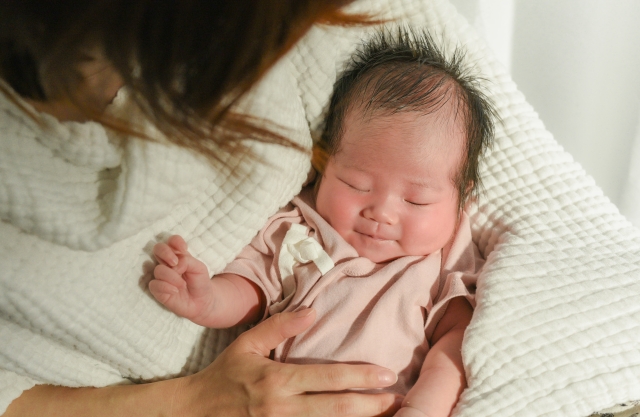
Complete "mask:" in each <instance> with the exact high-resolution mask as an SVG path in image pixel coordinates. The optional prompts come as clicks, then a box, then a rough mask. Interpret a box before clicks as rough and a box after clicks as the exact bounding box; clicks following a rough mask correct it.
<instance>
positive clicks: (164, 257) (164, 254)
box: [153, 243, 178, 267]
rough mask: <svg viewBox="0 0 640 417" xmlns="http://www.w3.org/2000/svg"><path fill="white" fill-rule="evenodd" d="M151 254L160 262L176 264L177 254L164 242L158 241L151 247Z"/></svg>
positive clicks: (170, 264)
mask: <svg viewBox="0 0 640 417" xmlns="http://www.w3.org/2000/svg"><path fill="white" fill-rule="evenodd" d="M153 255H154V256H155V257H156V259H157V260H158V262H160V263H161V264H164V265H167V266H171V267H174V266H176V265H178V255H177V254H176V252H175V251H174V249H173V248H172V247H171V246H169V245H167V244H166V243H158V244H156V245H155V246H154V247H153Z"/></svg>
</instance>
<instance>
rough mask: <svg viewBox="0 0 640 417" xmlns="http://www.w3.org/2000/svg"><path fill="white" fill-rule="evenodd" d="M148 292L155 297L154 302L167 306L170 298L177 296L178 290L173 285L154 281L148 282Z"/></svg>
mask: <svg viewBox="0 0 640 417" xmlns="http://www.w3.org/2000/svg"><path fill="white" fill-rule="evenodd" d="M149 291H151V294H152V295H153V296H154V297H155V299H156V300H158V301H160V303H162V304H167V302H168V301H169V300H170V299H171V297H172V296H174V295H177V294H178V288H176V286H175V285H171V284H169V283H168V282H165V281H161V280H159V279H154V280H152V281H151V282H149Z"/></svg>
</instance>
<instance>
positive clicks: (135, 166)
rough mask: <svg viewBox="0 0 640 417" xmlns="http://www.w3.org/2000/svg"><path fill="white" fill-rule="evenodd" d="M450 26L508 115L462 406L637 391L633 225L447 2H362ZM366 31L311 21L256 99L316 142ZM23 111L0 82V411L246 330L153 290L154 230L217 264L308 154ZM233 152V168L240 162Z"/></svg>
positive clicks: (194, 359)
mask: <svg viewBox="0 0 640 417" xmlns="http://www.w3.org/2000/svg"><path fill="white" fill-rule="evenodd" d="M353 9H354V10H364V11H367V12H370V13H378V15H379V16H383V17H385V16H387V17H393V18H399V19H402V21H404V22H407V23H412V24H414V25H416V26H426V27H428V28H429V29H430V30H431V31H432V33H434V34H436V35H438V36H442V38H443V39H444V42H445V44H447V45H450V46H453V45H456V44H459V45H461V46H463V47H464V48H465V49H466V50H467V51H468V52H467V60H468V62H469V63H471V64H472V65H473V67H474V70H475V71H476V72H478V73H480V74H481V75H483V76H484V77H485V78H487V79H488V80H489V83H488V87H489V89H490V90H491V94H490V95H491V97H492V98H493V100H494V101H495V102H496V104H497V107H498V111H499V113H500V115H501V117H502V120H503V121H502V124H500V125H499V126H498V130H497V137H496V142H495V145H494V147H493V149H492V151H491V152H489V154H488V155H487V158H486V160H485V161H484V163H483V165H482V167H481V169H482V175H483V177H484V185H485V189H486V193H485V194H484V196H483V197H482V198H481V199H480V200H479V202H478V204H476V205H475V206H472V207H470V210H469V214H470V218H471V222H472V232H473V238H474V240H475V241H476V243H477V244H478V247H479V248H480V250H481V252H482V253H483V254H484V256H485V257H486V258H487V262H486V264H485V268H484V271H483V272H482V274H481V275H480V277H479V279H478V288H477V307H476V311H475V314H474V318H473V321H472V323H471V325H470V326H469V328H468V330H467V333H466V338H465V343H464V346H463V355H464V362H465V368H466V371H467V374H468V384H469V388H468V389H467V390H466V391H465V392H464V393H463V395H462V397H461V399H460V402H459V405H458V407H457V408H456V410H455V411H454V415H455V416H457V417H461V416H462V417H471V416H473V417H476V416H478V415H480V416H485V415H486V416H488V415H490V416H494V417H495V416H497V417H501V416H505V417H506V416H514V415H517V416H519V417H527V416H558V417H560V416H562V417H574V416H575V417H584V416H587V415H589V414H591V413H593V412H595V411H597V410H602V409H605V408H607V407H611V406H613V405H615V404H618V403H623V402H627V401H630V400H637V399H640V349H638V346H640V303H638V301H637V300H638V295H640V232H639V231H638V230H637V229H635V228H633V227H632V226H631V225H630V224H629V223H628V222H627V221H626V220H625V219H624V218H623V217H622V216H621V215H620V214H619V212H618V210H617V209H616V208H615V206H614V205H612V204H611V203H610V202H609V201H608V200H607V199H606V198H605V197H604V196H603V194H602V192H601V191H600V189H599V188H597V187H596V186H595V184H594V182H593V180H592V179H591V178H590V177H589V176H588V175H586V173H585V172H584V171H583V170H582V168H581V167H580V166H579V165H578V164H577V163H575V162H574V161H573V159H572V158H571V156H570V155H568V154H567V153H566V152H565V151H564V150H563V149H562V148H561V147H560V146H559V145H558V144H557V143H556V142H555V141H554V139H553V137H552V136H551V135H550V134H549V132H547V131H546V130H545V128H544V125H543V124H542V122H541V121H540V120H539V119H538V116H537V114H536V113H535V112H534V110H533V109H532V108H531V107H530V106H529V105H528V104H527V103H526V100H525V98H524V97H523V96H522V94H520V93H519V92H518V90H517V88H516V86H515V84H514V83H513V82H512V80H511V79H510V78H509V76H508V75H507V74H506V73H505V71H504V69H503V68H502V67H501V66H500V65H499V64H498V63H497V61H496V60H494V59H493V58H492V57H491V55H490V52H489V51H488V50H487V48H486V47H485V46H484V45H483V44H482V42H481V41H480V40H479V39H478V37H477V36H476V35H475V34H474V33H473V29H472V28H471V27H470V26H469V25H468V24H467V22H465V21H464V19H463V18H462V17H460V16H459V15H458V14H457V12H456V11H455V9H454V8H453V7H452V6H451V5H449V4H448V2H446V1H445V0H429V1H425V0H372V1H360V2H358V3H356V4H355V5H354V6H353ZM369 30H371V29H367V30H364V29H361V28H352V29H346V28H327V27H318V28H315V29H313V30H312V31H311V32H310V33H309V34H308V36H306V37H305V39H304V40H303V41H302V42H301V43H300V44H299V45H297V47H296V48H295V49H294V50H293V51H292V52H291V53H290V54H289V55H288V56H287V57H286V59H285V60H283V61H282V62H281V63H280V64H279V65H278V66H277V67H276V68H274V71H272V72H271V73H270V75H269V77H267V78H266V79H265V80H264V83H263V85H262V88H260V89H258V91H256V93H255V94H254V96H253V99H252V100H250V101H249V102H248V103H252V104H246V109H247V111H250V112H254V113H257V114H258V115H262V116H263V117H266V118H269V119H272V120H275V121H276V122H278V123H280V124H281V125H283V126H284V127H288V128H289V134H290V135H291V137H292V138H294V140H296V141H298V142H299V143H301V144H303V146H305V147H309V146H310V135H309V127H310V128H311V129H312V130H315V129H317V128H318V126H319V124H320V122H321V120H322V116H323V111H324V109H325V105H326V103H327V100H328V98H329V96H330V94H331V87H332V84H333V82H334V81H335V79H336V75H337V74H338V72H339V71H340V70H341V68H342V65H343V62H344V60H345V59H346V58H348V56H349V55H350V54H351V52H352V51H353V50H354V48H355V46H354V45H355V44H356V43H357V42H358V41H359V39H361V38H362V37H364V36H366V32H367V31H369ZM47 124H49V125H50V126H49V128H47V129H44V130H43V128H42V127H41V126H39V125H36V124H34V123H33V122H32V121H31V119H29V118H28V117H26V116H24V113H23V112H21V111H20V110H18V109H17V108H16V106H15V105H14V104H13V103H12V102H11V101H9V100H7V99H6V98H2V99H0V217H1V218H2V223H0V236H2V239H0V270H1V271H2V272H1V273H0V340H2V343H0V369H1V370H0V372H1V373H2V376H1V377H0V381H1V383H0V412H3V411H4V409H5V407H6V406H7V405H8V404H9V403H10V401H11V400H12V399H13V398H15V397H16V396H18V395H19V394H20V392H21V391H22V390H23V389H27V388H28V387H30V386H32V385H33V384H37V383H52V384H62V385H69V386H81V385H92V386H104V385H109V384H121V383H130V382H131V381H138V380H155V379H161V378H168V377H172V376H175V375H182V374H186V373H190V372H194V371H197V370H198V369H200V368H202V367H203V366H205V365H206V364H207V363H208V362H210V361H211V360H212V359H213V357H214V355H215V353H216V352H218V351H220V350H221V349H222V348H224V346H226V345H227V344H228V343H229V341H230V340H231V339H232V338H233V336H234V335H235V333H234V332H236V333H237V331H239V330H238V329H234V330H233V331H230V332H214V331H203V329H202V328H200V327H198V326H195V325H193V324H191V323H189V322H187V321H185V320H183V319H180V318H178V317H175V316H174V315H172V314H170V313H169V312H167V311H165V310H164V309H163V308H162V307H161V306H160V305H158V304H157V303H155V302H154V301H153V299H152V297H150V295H149V293H148V291H147V289H146V284H147V281H148V279H149V278H150V270H151V266H152V265H153V260H152V257H151V255H150V248H151V247H152V245H153V243H155V242H156V241H157V239H159V238H162V237H163V236H165V235H167V234H172V233H180V234H182V235H184V236H185V237H186V238H187V240H188V241H189V243H190V247H191V248H192V250H193V252H194V254H196V255H197V256H199V257H200V258H201V259H203V260H204V261H205V262H206V263H207V265H209V267H210V269H211V270H212V272H216V271H219V270H221V269H222V268H223V266H224V265H225V264H226V263H227V262H229V261H230V260H231V259H232V258H233V257H234V256H235V255H236V254H237V253H238V252H239V251H240V250H241V248H242V247H243V246H244V245H246V244H247V243H248V242H249V241H250V240H251V238H252V237H253V236H254V235H255V233H256V232H257V231H258V230H259V229H260V227H261V226H262V224H263V223H264V222H265V221H266V219H267V217H268V216H269V215H271V214H273V213H274V212H275V211H276V210H277V209H278V208H279V207H281V206H283V205H284V204H286V202H287V201H288V200H290V199H291V198H292V197H293V196H294V195H295V194H296V193H297V192H298V191H299V190H300V188H301V184H302V182H303V181H304V179H305V178H306V173H307V171H308V167H309V163H308V156H307V155H303V154H299V153H297V152H296V151H292V150H286V149H283V148H281V147H278V146H263V145H260V146H258V145H255V149H256V151H257V152H258V153H259V154H261V155H263V156H265V158H266V159H267V160H269V161H271V162H272V164H266V165H265V164H257V165H256V164H254V163H252V162H251V161H250V160H248V159H246V157H245V156H244V155H239V156H236V157H234V158H230V159H229V163H228V164H227V166H226V167H225V168H221V167H218V168H217V169H216V168H214V169H211V168H210V167H209V166H208V165H206V164H205V163H204V162H202V161H200V160H199V159H198V158H195V157H193V156H192V155H190V154H188V153H187V152H181V151H179V150H176V149H170V148H167V147H164V146H161V145H158V144H150V143H145V142H140V141H137V140H132V141H127V142H126V144H123V143H122V142H121V141H120V140H118V139H117V138H112V137H110V135H106V134H105V133H104V131H103V130H102V128H100V127H99V126H95V125H92V124H86V125H74V124H63V125H60V124H56V123H54V122H53V121H51V120H49V121H48V122H47ZM231 170H233V171H235V172H236V173H239V175H237V176H231V175H230V173H231Z"/></svg>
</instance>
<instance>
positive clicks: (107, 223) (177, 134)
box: [0, 0, 395, 416]
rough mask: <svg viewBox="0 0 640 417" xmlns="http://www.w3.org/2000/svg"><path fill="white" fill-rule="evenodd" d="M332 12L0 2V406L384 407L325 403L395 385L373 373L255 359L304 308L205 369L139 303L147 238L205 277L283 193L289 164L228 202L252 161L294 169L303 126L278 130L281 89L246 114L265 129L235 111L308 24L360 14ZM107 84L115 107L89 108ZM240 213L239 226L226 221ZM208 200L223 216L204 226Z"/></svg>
mask: <svg viewBox="0 0 640 417" xmlns="http://www.w3.org/2000/svg"><path fill="white" fill-rule="evenodd" d="M344 3H347V1H340V0H335V1H317V0H309V1H303V0H290V1H282V0H261V1H256V0H251V1H249V0H247V1H240V0H237V1H233V2H228V1H161V2H158V1H157V0H139V1H131V0H126V1H125V0H123V1H113V0H92V1H81V0H76V1H71V0H69V1H60V2H46V1H35V0H21V1H7V2H2V3H1V4H0V20H2V22H1V24H0V43H1V45H0V78H1V84H0V89H1V92H2V94H1V96H2V97H1V98H0V106H1V108H0V110H1V112H0V132H2V133H0V144H1V145H2V150H1V151H0V154H1V156H0V178H2V181H1V182H2V185H1V186H0V187H2V188H1V191H0V216H1V217H2V223H1V225H0V234H1V235H2V239H1V240H2V247H1V248H0V249H1V251H0V252H1V253H2V255H1V256H0V267H1V268H2V270H3V273H2V274H0V285H1V287H2V290H1V291H0V294H1V295H0V326H1V327H0V339H2V340H3V343H2V346H1V347H0V350H1V352H0V357H1V358H3V359H2V361H0V365H1V369H0V378H1V381H2V384H0V388H1V395H0V399H1V401H0V413H2V412H3V411H4V409H5V407H6V411H5V412H4V414H3V415H5V416H26V415H37V416H49V415H51V416H53V415H66V416H74V415H91V416H101V415H127V416H155V415H179V416H205V415H224V416H234V415H238V416H241V415H265V416H266V415H278V416H287V415H334V416H368V415H377V414H380V413H382V412H385V411H392V410H393V409H394V405H393V404H394V398H393V396H391V395H390V394H378V395H364V394H355V393H348V394H347V393H338V392H337V391H342V390H345V389H350V388H356V387H361V388H376V387H382V386H387V385H390V384H392V383H393V382H394V381H395V375H394V374H392V373H390V372H389V371H387V370H385V369H381V368H379V367H374V366H367V365H361V366H356V365H351V366H350V365H314V366H296V365H288V364H287V365H285V364H279V363H275V362H273V361H270V360H269V359H267V358H266V357H267V356H268V354H269V351H270V350H271V349H272V348H273V347H275V346H276V345H277V344H279V343H280V342H281V341H282V340H283V339H284V338H287V337H291V336H293V335H295V334H298V333H300V332H301V331H303V330H304V329H305V328H306V327H308V326H309V325H310V324H311V322H312V321H313V319H314V312H313V311H312V310H305V311H301V312H298V313H296V314H294V315H292V314H283V315H277V316H274V317H273V318H271V319H270V320H268V321H266V322H264V323H263V324H261V325H259V326H256V327H255V328H253V329H251V330H249V331H247V332H246V333H243V334H242V335H241V336H240V337H239V338H238V339H237V340H236V341H235V342H234V343H232V344H231V345H230V346H229V347H228V348H227V349H226V350H225V351H224V352H223V353H222V354H221V355H220V356H218V357H217V358H216V359H215V361H213V362H212V363H211V364H210V365H209V366H205V364H206V363H208V362H211V355H212V354H213V353H212V351H213V349H212V346H214V347H215V346H220V345H224V344H225V343H226V342H225V340H224V338H223V336H221V335H217V334H216V335H211V334H207V333H203V332H202V329H199V328H196V327H193V326H190V325H189V324H186V323H184V322H182V321H180V320H174V319H171V318H170V317H171V316H170V314H168V312H165V311H164V310H162V308H160V306H159V305H157V304H155V303H154V302H153V300H152V299H151V297H149V295H148V294H147V293H146V281H145V280H146V279H147V278H146V277H148V274H147V273H146V272H148V271H149V268H148V265H144V261H145V260H146V262H147V264H148V263H150V257H149V256H148V253H146V252H145V245H146V244H149V242H152V241H153V239H154V237H156V236H157V235H159V234H162V233H182V234H186V235H190V236H192V237H193V240H194V242H195V243H196V244H195V246H196V247H197V246H198V243H200V248H201V253H200V254H201V256H202V257H203V258H204V259H208V260H209V262H210V264H212V265H215V267H221V266H222V265H224V263H225V262H227V261H229V260H230V259H231V257H232V256H233V255H234V254H235V251H236V249H237V250H239V248H240V247H241V246H242V244H243V243H246V242H243V240H244V241H246V240H247V239H249V238H250V236H251V234H252V233H255V231H256V230H257V229H258V227H260V226H261V224H260V223H261V221H262V220H263V219H266V216H267V215H269V214H271V212H273V211H274V210H275V209H276V208H277V207H278V206H279V205H281V204H284V203H285V202H286V201H288V200H289V199H290V198H291V197H292V196H293V195H294V194H295V193H296V192H297V189H296V186H299V184H301V182H302V177H303V176H304V175H305V170H304V169H300V170H299V171H300V172H295V173H292V172H283V173H280V174H278V173H277V172H274V173H273V178H272V181H271V182H269V183H268V184H266V185H265V184H263V183H259V184H258V183H256V184H257V186H256V187H255V190H256V191H264V192H265V193H266V195H267V196H268V197H269V198H267V199H266V200H268V204H267V203H264V202H263V200H265V198H264V195H259V196H257V197H255V199H254V200H251V199H249V198H245V194H242V193H240V194H237V193H236V194H234V193H235V192H236V190H235V189H234V184H237V183H238V179H239V178H240V179H241V180H242V183H243V184H247V183H250V181H249V180H251V181H254V180H255V181H259V180H260V178H262V177H264V175H265V172H270V171H265V170H267V168H265V167H267V166H268V164H265V163H264V162H265V161H263V159H265V160H266V161H267V162H269V158H272V159H273V157H274V155H276V156H277V157H278V158H279V157H286V158H294V159H295V158H297V160H298V161H301V162H300V167H302V168H304V167H307V166H308V161H307V160H308V157H307V155H306V154H305V153H304V152H300V151H301V150H304V149H305V148H307V146H308V143H305V142H304V140H306V139H301V138H303V137H304V138H306V137H307V136H308V132H305V131H304V129H305V126H306V125H305V122H304V119H303V118H301V120H297V121H288V120H277V114H278V111H279V110H278V109H281V108H282V106H286V105H287V96H286V94H285V95H284V96H283V97H282V100H281V102H277V103H273V109H272V110H273V111H272V113H271V114H267V115H265V118H270V119H271V120H270V122H271V123H267V122H265V121H263V120H262V119H263V115H261V114H257V115H256V114H255V112H253V113H252V112H251V109H253V108H252V106H251V102H250V101H249V102H248V103H246V102H245V101H243V100H244V97H245V96H246V93H247V92H248V91H249V89H250V88H251V87H252V86H254V85H255V84H256V83H257V82H258V81H259V80H261V79H262V78H263V77H264V76H265V74H266V73H267V71H268V70H269V69H270V68H271V67H272V66H273V65H274V63H275V62H276V61H277V60H278V59H279V58H280V57H282V56H283V55H284V54H285V52H286V51H287V50H288V49H290V47H291V46H292V45H293V44H294V43H295V42H296V41H297V40H298V39H299V38H300V37H301V36H302V35H303V34H304V33H305V32H306V31H307V30H308V29H309V28H310V26H311V25H312V24H313V23H315V22H325V23H340V24H346V23H352V22H359V21H362V20H363V17H362V16H348V15H345V14H343V13H341V12H340V7H341V6H343V5H344ZM270 74H271V73H270ZM275 74H276V75H273V76H272V75H269V77H272V78H273V77H275V79H276V81H277V78H278V75H277V71H275ZM269 81H270V82H271V84H273V79H270V80H269ZM121 86H125V87H126V93H127V95H126V98H125V99H124V101H125V103H124V104H123V105H122V106H119V107H118V109H119V110H113V111H112V110H109V111H107V112H105V109H107V107H110V106H108V105H109V103H111V102H112V100H113V99H114V97H115V95H116V93H117V92H118V90H120V87H121ZM283 86H284V87H283V88H284V90H283V91H285V92H286V88H294V86H289V87H286V85H284V84H283ZM252 94H253V93H252ZM283 94H284V93H283ZM256 97H257V100H259V99H260V93H259V92H258V93H256ZM129 103H135V106H134V107H127V106H128V104H129ZM243 106H244V107H243ZM238 108H245V109H248V111H247V112H240V111H237V110H236V109H238ZM131 109H133V110H131ZM134 115H135V116H134ZM274 115H275V116H274ZM271 116H274V117H271ZM274 120H275V122H274ZM96 122H98V123H96ZM149 126H153V128H150V127H149ZM105 127H106V128H105ZM283 128H284V129H283ZM301 132H302V133H301ZM248 137H250V138H252V139H254V142H251V143H250V144H248V143H247V142H246V141H244V139H245V138H248ZM171 142H172V143H171ZM256 142H260V143H262V144H263V145H255V143H256ZM281 145H285V146H284V147H283V146H281ZM184 148H188V149H190V150H195V151H197V152H198V153H199V154H201V155H205V156H206V157H208V160H209V162H210V164H205V163H203V161H201V160H200V158H198V157H196V156H194V155H193V154H192V153H190V152H185V151H183V149H184ZM303 161H304V162H303ZM305 164H306V165H305ZM292 178H293V179H292ZM287 181H289V182H288V183H287ZM283 183H286V184H287V185H286V186H282V184H283ZM269 187H272V188H269ZM228 188H230V189H231V190H230V191H229V190H228ZM221 196H222V197H221ZM256 202H257V203H256ZM254 203H256V204H258V205H254V206H252V209H251V213H253V217H251V216H249V217H247V218H245V219H244V221H240V222H238V221H237V217H238V216H241V215H242V213H244V212H243V211H242V210H243V207H246V206H247V205H251V204H254ZM234 204H235V205H234ZM223 206H224V207H226V210H229V211H228V213H229V214H228V215H226V216H222V217H215V216H211V215H210V213H214V214H219V213H220V212H221V211H220V207H223ZM230 208H233V210H231V209H230ZM170 213H172V214H170ZM176 213H178V214H176ZM251 213H250V214H251ZM256 213H258V215H256ZM194 216H196V217H194ZM198 216H199V217H198ZM234 216H235V217H234ZM194 219H195V221H194ZM247 219H248V220H247ZM225 233H226V234H225ZM216 239H218V240H216ZM225 239H226V240H225ZM212 241H213V243H212V244H211V242H212ZM229 241H231V242H232V243H231V244H228V245H226V243H227V242H229ZM216 245H217V246H216ZM209 246H213V247H218V248H219V250H218V251H217V252H215V251H211V250H209V249H208V247H209ZM225 249H226V252H225ZM216 255H219V256H216ZM202 368H204V369H202ZM196 371H199V372H196ZM150 381H155V382H150ZM128 382H147V383H145V384H131V383H128ZM87 386H100V387H102V388H88V387H87ZM71 387H76V388H71ZM78 387H85V388H78ZM320 392H321V393H320ZM307 393H310V394H307ZM314 393H315V394H314Z"/></svg>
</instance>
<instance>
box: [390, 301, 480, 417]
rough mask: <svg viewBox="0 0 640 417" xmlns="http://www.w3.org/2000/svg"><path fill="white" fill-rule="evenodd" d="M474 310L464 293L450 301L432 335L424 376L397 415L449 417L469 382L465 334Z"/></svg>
mask: <svg viewBox="0 0 640 417" xmlns="http://www.w3.org/2000/svg"><path fill="white" fill-rule="evenodd" d="M472 314H473V310H472V308H471V305H469V302H468V301H467V300H466V299H465V298H463V297H456V298H454V299H452V300H451V301H450V302H449V305H448V306H447V310H446V312H445V313H444V316H443V317H442V319H441V320H440V321H439V322H438V325H437V326H436V328H435V331H434V333H433V337H432V340H431V342H432V347H431V349H430V350H429V353H428V354H427V357H426V359H425V361H424V364H423V365H422V369H421V371H420V377H418V381H417V382H416V384H415V385H414V386H413V388H411V390H409V392H408V393H407V396H406V397H405V399H404V401H403V402H402V408H400V410H399V411H398V412H397V413H396V417H425V416H428V417H445V416H449V415H450V414H451V411H452V410H453V407H454V406H455V405H456V403H457V402H458V397H459V396H460V394H461V393H462V390H463V389H464V388H465V387H466V386H467V381H466V377H465V374H464V368H463V366H462V355H461V353H460V349H461V348H462V337H463V335H464V330H465V329H466V328H467V326H468V325H469V321H470V320H471V315H472Z"/></svg>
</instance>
